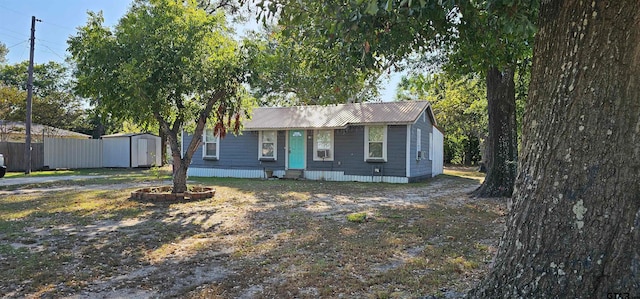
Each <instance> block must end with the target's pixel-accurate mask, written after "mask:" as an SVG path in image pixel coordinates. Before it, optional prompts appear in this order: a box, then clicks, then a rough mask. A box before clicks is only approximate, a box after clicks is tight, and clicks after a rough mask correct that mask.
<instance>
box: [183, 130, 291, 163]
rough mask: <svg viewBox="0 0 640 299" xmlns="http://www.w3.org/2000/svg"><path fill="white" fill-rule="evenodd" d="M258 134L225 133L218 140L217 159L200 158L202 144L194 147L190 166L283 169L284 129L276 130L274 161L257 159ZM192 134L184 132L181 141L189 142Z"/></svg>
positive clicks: (248, 132) (251, 132)
mask: <svg viewBox="0 0 640 299" xmlns="http://www.w3.org/2000/svg"><path fill="white" fill-rule="evenodd" d="M258 136H259V133H258V132H257V131H244V132H242V135H238V136H236V135H233V134H227V136H226V137H225V138H223V139H222V140H220V152H219V153H218V157H219V159H218V160H208V159H207V160H205V159H203V158H202V149H203V147H202V145H201V146H199V147H198V149H196V152H195V153H194V154H193V159H192V160H191V166H193V167H203V168H219V169H270V170H284V165H285V164H284V162H285V150H284V146H285V138H286V134H285V131H278V146H277V151H278V153H277V160H276V161H259V160H258ZM191 139H193V135H190V134H185V135H184V139H183V142H184V144H185V145H187V144H189V143H190V142H191Z"/></svg>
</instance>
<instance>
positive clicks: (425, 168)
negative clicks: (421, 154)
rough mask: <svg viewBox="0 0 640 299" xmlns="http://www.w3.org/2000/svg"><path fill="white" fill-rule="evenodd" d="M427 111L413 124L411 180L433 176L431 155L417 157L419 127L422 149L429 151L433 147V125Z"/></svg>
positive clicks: (410, 161) (410, 160)
mask: <svg viewBox="0 0 640 299" xmlns="http://www.w3.org/2000/svg"><path fill="white" fill-rule="evenodd" d="M425 113H426V112H423V113H422V115H420V117H419V118H418V121H416V123H414V124H413V125H411V144H410V151H409V152H410V153H411V157H410V159H409V164H410V165H411V167H410V172H409V177H410V179H409V181H410V182H415V181H419V180H423V179H426V178H430V177H431V176H432V175H431V173H432V160H430V159H429V157H426V158H425V159H420V160H418V159H417V143H418V129H420V131H421V137H422V138H421V139H422V142H421V145H422V150H423V151H429V150H430V149H431V144H430V142H431V140H430V139H429V133H433V125H432V124H431V120H430V119H429V117H427V116H426V115H425Z"/></svg>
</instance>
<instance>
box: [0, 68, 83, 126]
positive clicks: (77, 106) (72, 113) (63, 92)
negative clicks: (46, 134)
mask: <svg viewBox="0 0 640 299" xmlns="http://www.w3.org/2000/svg"><path fill="white" fill-rule="evenodd" d="M27 68H28V61H24V62H21V63H17V64H13V65H3V66H0V85H4V86H6V87H11V88H15V89H17V90H21V91H26V90H27V86H26V85H27ZM33 91H34V97H33V108H32V117H33V121H34V122H35V123H39V124H44V125H49V126H52V127H56V128H61V129H73V125H72V124H73V123H76V122H78V119H80V118H81V117H82V114H83V113H84V111H83V110H82V100H81V99H80V98H78V97H76V96H75V95H74V94H73V91H72V90H71V82H70V80H69V73H68V70H67V68H66V67H65V66H63V65H61V64H59V63H57V62H53V61H51V62H48V63H46V64H36V65H34V79H33ZM25 98H26V96H25V97H23V98H22V99H20V100H15V101H13V100H12V101H5V104H8V103H11V105H12V108H11V109H10V110H11V113H6V114H3V115H2V117H3V119H5V120H13V121H24V118H25V114H26V103H25V101H24V99H25Z"/></svg>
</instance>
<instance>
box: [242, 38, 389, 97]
mask: <svg viewBox="0 0 640 299" xmlns="http://www.w3.org/2000/svg"><path fill="white" fill-rule="evenodd" d="M266 30H267V31H266V32H264V33H261V34H255V35H254V36H253V37H252V39H251V42H249V43H248V45H250V46H248V47H247V48H248V49H250V51H251V52H252V53H253V54H251V55H250V57H252V60H251V69H252V70H253V73H254V75H253V76H251V77H250V80H249V83H250V85H251V88H252V92H253V94H254V95H255V96H256V97H257V98H259V99H261V101H262V104H263V105H276V106H292V105H298V104H331V103H346V102H361V101H366V100H369V99H375V98H376V97H377V96H378V91H377V87H376V84H375V83H376V78H377V73H378V72H376V71H374V70H370V69H364V68H357V69H354V68H353V65H352V64H350V63H349V61H351V60H354V58H353V57H350V56H349V55H347V54H345V53H344V52H343V51H342V49H341V48H339V47H332V48H326V47H324V44H323V42H311V41H310V40H308V39H307V40H304V41H301V40H300V39H299V38H298V36H297V34H298V33H299V32H295V33H293V34H292V32H290V31H289V32H288V34H284V33H283V31H282V30H280V29H279V27H268V28H267V29H266ZM292 35H296V36H292ZM358 59H359V58H355V60H358Z"/></svg>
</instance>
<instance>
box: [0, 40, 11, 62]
mask: <svg viewBox="0 0 640 299" xmlns="http://www.w3.org/2000/svg"><path fill="white" fill-rule="evenodd" d="M8 53H9V48H7V45H5V44H3V43H1V42H0V65H2V64H5V63H6V62H7V54H8Z"/></svg>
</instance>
